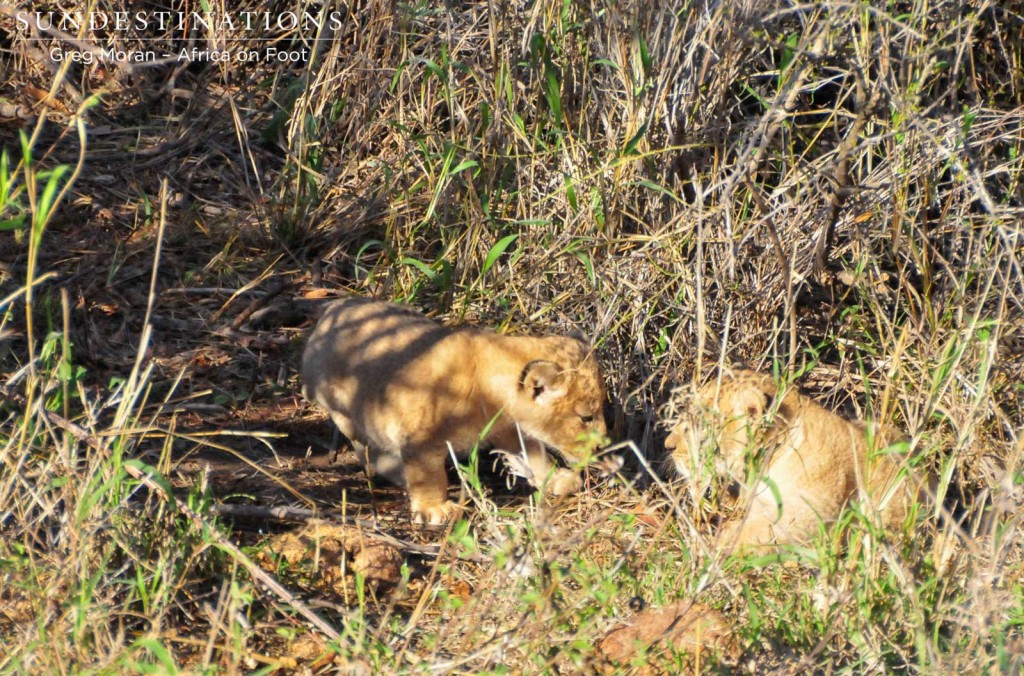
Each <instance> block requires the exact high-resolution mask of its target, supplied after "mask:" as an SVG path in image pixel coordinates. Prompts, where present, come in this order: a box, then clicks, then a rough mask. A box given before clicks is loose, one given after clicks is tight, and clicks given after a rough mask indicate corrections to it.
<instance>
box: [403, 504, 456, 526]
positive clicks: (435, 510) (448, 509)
mask: <svg viewBox="0 0 1024 676" xmlns="http://www.w3.org/2000/svg"><path fill="white" fill-rule="evenodd" d="M458 511H459V506H458V505H456V504H455V503H454V502H452V501H451V500H445V501H444V502H441V503H434V504H426V503H422V502H419V501H416V500H414V501H413V502H412V522H413V523H416V524H425V525H428V526H443V525H445V524H446V523H448V522H449V521H451V519H452V517H453V516H455V514H456V512H458Z"/></svg>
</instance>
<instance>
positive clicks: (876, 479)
mask: <svg viewBox="0 0 1024 676" xmlns="http://www.w3.org/2000/svg"><path fill="white" fill-rule="evenodd" d="M683 408H684V410H683V412H682V415H681V417H680V419H679V421H678V422H677V423H676V425H675V426H674V427H673V429H672V431H671V433H670V434H669V437H668V439H667V440H666V441H665V446H666V448H667V449H668V450H669V451H670V452H671V453H672V459H673V461H674V464H675V467H676V470H677V472H678V473H679V474H680V475H682V476H683V477H696V476H699V474H698V473H699V472H700V471H701V470H702V468H705V467H714V471H715V472H716V473H717V474H718V475H720V476H723V477H729V478H732V479H735V480H738V481H739V482H740V485H741V492H740V504H747V503H748V502H749V509H748V510H747V512H746V513H745V514H744V515H741V516H740V517H738V518H737V519H734V520H733V521H731V522H728V523H727V524H726V525H725V526H724V528H723V531H722V541H723V542H725V544H726V546H727V547H732V546H735V547H737V548H744V547H750V546H757V545H783V544H803V543H806V542H808V541H809V540H810V539H811V538H812V537H813V536H814V535H815V534H816V533H817V532H818V525H819V523H821V522H824V523H830V522H832V521H835V520H836V519H837V518H838V517H839V514H840V512H841V511H842V509H843V507H845V506H846V504H847V503H848V502H850V501H851V500H855V499H863V503H862V504H865V505H870V509H869V511H871V510H877V511H878V513H879V515H880V516H881V520H882V523H883V525H885V526H886V527H893V526H898V525H900V524H901V523H902V522H903V521H904V520H905V518H906V517H907V515H908V514H909V513H910V510H911V508H912V506H913V504H914V502H922V501H923V500H924V499H925V498H926V493H925V490H924V486H923V485H922V484H921V482H920V480H919V478H917V477H915V475H914V473H913V472H912V471H911V470H910V469H909V468H907V467H906V463H905V457H904V455H902V454H901V453H899V452H897V451H898V446H894V445H895V444H900V443H901V442H905V441H906V439H905V437H903V436H902V435H901V434H900V433H899V432H897V431H895V430H893V429H891V428H889V427H885V426H879V425H876V424H874V423H864V422H861V421H849V420H845V419H844V418H841V417H839V416H838V415H836V414H834V413H832V412H830V411H827V410H825V409H824V408H822V407H821V406H819V405H818V404H817V403H815V402H814V401H812V400H811V399H809V398H808V397H806V396H804V395H802V394H800V393H799V392H798V391H797V390H795V389H789V388H787V389H785V390H780V389H779V388H778V387H777V386H776V384H775V382H774V381H773V380H772V377H771V376H769V375H767V374H764V373H757V372H754V371H747V370H733V371H731V372H728V373H726V374H724V375H723V376H722V379H721V382H720V383H719V382H716V381H712V382H711V383H709V384H707V385H705V386H704V387H702V388H700V389H699V390H698V391H697V393H696V394H695V395H693V397H692V398H691V399H690V401H689V402H688V405H686V406H684V407H683ZM712 453H713V456H710V457H709V454H712ZM748 470H750V471H749V473H748ZM866 508H867V507H866Z"/></svg>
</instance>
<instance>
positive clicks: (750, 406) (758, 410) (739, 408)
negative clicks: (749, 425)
mask: <svg viewBox="0 0 1024 676" xmlns="http://www.w3.org/2000/svg"><path fill="white" fill-rule="evenodd" d="M771 401H772V400H771V397H769V396H768V394H767V393H766V392H764V391H762V390H759V389H755V388H753V387H752V388H750V389H748V390H745V391H744V392H741V393H740V394H739V395H738V396H737V397H736V401H735V402H734V406H735V410H734V411H733V414H734V415H745V416H749V417H751V418H760V417H761V416H762V415H764V412H765V411H767V410H768V407H769V406H771Z"/></svg>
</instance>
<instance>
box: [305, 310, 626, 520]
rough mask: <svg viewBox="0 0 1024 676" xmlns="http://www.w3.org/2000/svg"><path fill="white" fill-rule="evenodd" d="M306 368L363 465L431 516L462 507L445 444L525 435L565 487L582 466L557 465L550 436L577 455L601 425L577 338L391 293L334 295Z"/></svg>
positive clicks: (597, 396)
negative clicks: (488, 324) (487, 322)
mask: <svg viewBox="0 0 1024 676" xmlns="http://www.w3.org/2000/svg"><path fill="white" fill-rule="evenodd" d="M302 379H303V383H304V393H305V395H306V397H307V398H308V399H310V400H311V401H315V402H317V403H318V404H320V406H322V407H323V408H324V409H326V410H327V412H328V413H329V414H330V416H331V418H332V420H334V422H335V424H336V425H337V426H338V428H339V429H340V430H341V432H342V433H343V434H344V435H345V436H346V437H348V438H349V440H350V441H352V442H353V444H354V445H355V446H356V447H357V450H358V451H360V452H361V453H362V454H364V460H365V462H366V468H367V472H368V473H370V474H371V475H379V476H383V477H384V478H386V479H388V480H390V481H391V482H393V483H395V484H398V485H402V486H406V487H407V489H408V491H409V498H410V502H411V507H412V513H413V516H414V518H415V519H416V520H417V521H426V522H427V523H434V524H437V523H443V522H445V521H446V520H447V519H448V518H449V517H450V516H451V513H452V511H453V509H454V507H455V506H454V504H453V503H451V502H450V501H448V499H447V489H448V479H447V476H446V474H445V458H447V457H448V455H449V453H448V447H449V444H450V445H451V447H452V448H453V449H454V450H455V451H456V452H459V453H462V452H465V451H468V450H469V449H471V448H472V447H473V446H474V445H475V444H477V443H478V442H481V441H486V442H490V443H492V444H493V445H494V446H495V447H496V448H499V449H502V450H505V451H510V452H518V451H519V450H520V449H521V448H522V444H525V448H526V451H527V457H528V460H529V465H530V469H531V470H532V473H533V475H534V477H536V480H535V481H536V482H537V483H540V482H543V481H547V483H546V487H547V490H548V492H549V493H554V494H560V495H564V494H569V493H574V492H576V491H577V490H579V488H580V486H581V481H580V478H579V475H578V474H577V473H575V472H572V471H569V470H566V469H558V470H555V471H554V472H553V473H550V472H549V468H550V465H549V462H548V458H547V456H546V454H545V451H544V446H545V445H547V446H549V447H552V448H554V449H557V450H558V451H560V453H561V455H562V456H563V457H564V458H565V459H566V460H567V461H569V462H575V461H578V460H580V459H582V458H584V457H585V456H586V455H587V454H588V453H589V452H590V451H592V450H593V449H594V448H595V447H596V444H597V443H598V440H599V439H601V438H603V437H604V435H605V432H606V429H605V424H604V417H603V414H602V410H603V409H602V407H603V402H604V391H605V390H604V381H603V380H602V378H601V374H600V370H599V368H598V364H597V360H596V359H595V358H594V355H593V351H592V349H591V348H590V347H589V346H587V345H586V344H584V343H583V342H582V341H579V340H576V339H574V338H566V337H557V336H549V337H525V336H503V335H499V334H496V333H491V332H488V331H483V330H478V329H472V328H459V329H453V328H449V327H445V326H442V325H440V324H438V323H437V322H434V321H432V320H430V319H428V318H426V317H424V316H423V315H421V314H419V313H418V312H416V311H414V310H412V309H409V308H406V307H404V306H401V305H396V304H394V303H386V302H380V301H374V300H369V299H363V298H349V299H345V300H342V301H338V302H336V303H334V304H332V305H331V306H330V307H329V308H328V309H327V311H326V312H325V314H324V316H323V317H322V318H321V320H320V322H319V323H318V324H317V326H316V328H315V329H314V330H313V333H312V335H311V336H310V338H309V343H308V344H307V346H306V351H305V353H304V355H303V359H302ZM492 420H493V421H494V422H493V424H492V425H491V427H490V429H489V431H488V433H487V435H486V437H484V438H481V434H482V433H483V432H484V430H485V428H487V426H488V424H490V423H491V422H492ZM517 425H518V427H517ZM520 431H521V434H520ZM521 440H522V443H521Z"/></svg>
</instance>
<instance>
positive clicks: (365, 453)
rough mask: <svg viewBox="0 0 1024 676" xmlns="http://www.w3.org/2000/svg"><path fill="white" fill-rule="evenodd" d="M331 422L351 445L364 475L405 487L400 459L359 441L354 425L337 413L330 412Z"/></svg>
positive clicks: (344, 416)
mask: <svg viewBox="0 0 1024 676" xmlns="http://www.w3.org/2000/svg"><path fill="white" fill-rule="evenodd" d="M331 420H333V421H334V424H335V425H336V426H337V427H338V431H340V432H341V433H342V434H343V435H345V438H346V439H348V441H349V443H350V444H351V445H352V450H353V451H354V452H355V454H356V457H358V458H359V460H360V462H362V463H363V467H365V468H366V474H367V476H369V477H370V478H371V479H373V478H377V477H380V478H382V479H384V480H386V481H389V482H391V483H393V484H394V485H396V486H399V487H403V486H405V475H404V473H403V471H402V459H401V458H400V457H399V456H397V455H395V454H393V453H384V452H382V451H379V450H377V449H376V448H374V447H372V446H368V445H367V444H364V443H363V442H362V441H360V440H359V437H358V436H357V435H356V428H355V425H354V424H353V423H352V420H351V419H350V418H349V417H348V416H347V415H345V414H344V413H341V412H339V411H332V412H331Z"/></svg>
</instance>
